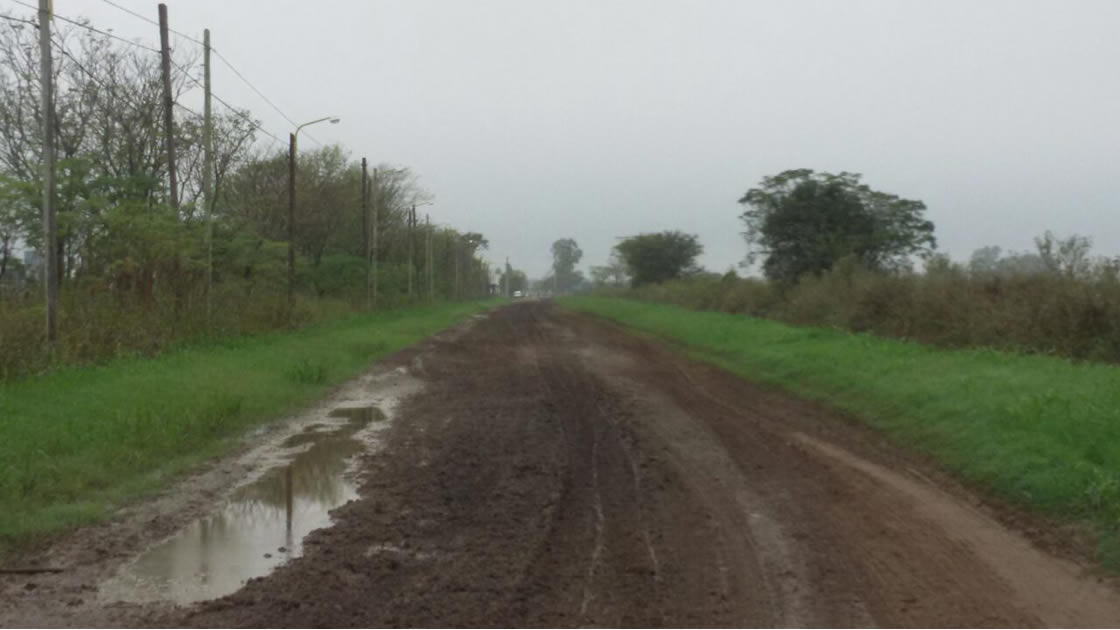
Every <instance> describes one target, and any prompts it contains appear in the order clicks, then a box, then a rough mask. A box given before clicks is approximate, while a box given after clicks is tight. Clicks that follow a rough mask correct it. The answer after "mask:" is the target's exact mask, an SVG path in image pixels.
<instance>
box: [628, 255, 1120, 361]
mask: <svg viewBox="0 0 1120 630" xmlns="http://www.w3.org/2000/svg"><path fill="white" fill-rule="evenodd" d="M621 295H623V296H626V297H632V298H635V299H641V300H648V301H653V302H662V303H667V304H675V305H678V306H683V307H687V308H693V309H699V310H712V311H723V312H727V313H735V314H743V315H752V316H756V317H767V318H770V319H775V320H779V321H783V322H787V323H791V324H799V325H808V326H827V327H836V328H842V329H845V330H850V331H854V332H871V333H875V334H877V335H882V336H887V337H895V338H901V339H907V340H915V341H921V342H923V343H928V344H933V345H938V346H946V347H984V348H992V349H1000V350H1010V351H1016V352H1029V353H1037V354H1048V355H1057V356H1064V357H1071V358H1077V359H1087V360H1094V361H1109V362H1120V276H1118V275H1117V273H1116V269H1115V267H1114V266H1109V265H1102V266H1099V267H1096V268H1093V269H1088V270H1085V271H1084V272H1082V273H1078V274H1076V275H1073V274H1064V273H1057V272H1034V273H1003V274H994V273H970V272H969V271H967V270H966V269H965V268H963V267H961V266H958V265H951V264H940V265H934V266H932V267H931V268H929V269H927V270H926V271H925V272H924V273H906V274H886V273H876V272H871V271H867V270H865V269H861V268H860V267H858V266H854V265H851V264H846V263H844V264H840V265H837V266H836V267H835V268H834V269H832V270H831V271H829V272H826V273H824V274H822V275H820V276H806V277H805V278H803V279H802V280H801V281H800V282H799V283H798V284H797V285H796V286H793V287H789V288H785V289H780V288H778V287H775V286H774V285H772V284H770V283H768V282H766V281H763V280H759V279H754V278H739V277H736V276H735V275H733V274H728V275H725V276H722V277H721V276H718V275H706V276H700V277H695V278H689V279H685V280H678V281H674V282H669V283H665V284H663V285H656V286H648V287H643V288H640V289H636V290H632V291H626V292H622V293H621Z"/></svg>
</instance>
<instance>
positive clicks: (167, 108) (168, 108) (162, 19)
mask: <svg viewBox="0 0 1120 630" xmlns="http://www.w3.org/2000/svg"><path fill="white" fill-rule="evenodd" d="M159 51H160V58H161V60H162V62H163V64H162V65H163V123H164V124H163V127H164V133H165V134H166V138H167V177H168V182H169V185H170V187H171V207H172V208H175V209H176V210H178V209H179V180H178V177H177V175H176V174H175V115H174V112H173V108H174V107H175V100H174V98H173V97H172V96H171V44H170V42H169V39H168V35H167V5H166V4H163V3H160V5H159Z"/></svg>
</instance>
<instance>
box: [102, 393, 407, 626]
mask: <svg viewBox="0 0 1120 630" xmlns="http://www.w3.org/2000/svg"><path fill="white" fill-rule="evenodd" d="M328 417H329V418H330V420H328V421H327V422H325V423H316V424H314V425H311V426H309V427H308V428H307V429H305V430H304V431H303V432H301V433H298V434H295V435H292V436H291V437H288V438H287V439H286V440H284V441H283V442H281V444H280V445H279V447H280V448H281V449H284V450H286V451H289V453H288V457H287V458H286V459H285V458H282V459H281V460H280V461H281V462H282V463H281V465H278V466H275V467H273V468H271V469H269V470H268V471H267V472H265V473H264V474H263V475H262V476H261V477H259V478H258V479H257V480H256V481H254V482H252V483H249V484H248V485H245V486H243V487H241V488H240V489H238V490H237V491H235V492H234V494H233V495H232V496H231V497H230V500H229V501H228V502H227V503H226V504H225V505H224V506H223V507H222V508H221V509H220V510H219V511H218V512H216V513H214V514H211V515H210V516H207V517H205V518H202V519H199V520H197V521H195V522H193V523H191V524H190V525H188V526H187V527H185V528H184V529H182V530H181V531H180V532H179V533H178V534H177V535H175V536H174V537H172V538H171V539H169V540H167V541H165V542H163V543H162V544H159V545H157V546H155V547H153V548H152V549H150V550H148V551H147V552H146V553H144V554H142V555H141V556H139V557H138V558H137V559H136V560H135V561H133V562H131V563H129V564H127V565H125V566H124V567H123V568H122V569H121V571H120V572H119V573H118V574H117V576H116V577H114V578H113V579H111V580H109V581H108V582H107V583H104V584H103V585H102V588H101V593H102V596H103V597H107V598H109V599H114V600H124V601H135V602H144V601H156V600H164V601H173V602H176V603H181V604H185V603H190V602H195V601H200V600H204V599H212V598H215V597H221V596H223V595H227V594H229V593H232V592H234V591H236V590H237V589H238V588H240V587H241V586H242V585H243V584H244V583H245V581H246V580H248V579H249V578H252V577H257V576H261V575H265V574H267V573H268V572H270V571H271V570H272V569H274V568H275V567H276V566H278V565H280V564H282V563H284V562H285V561H287V560H289V559H291V558H294V557H296V556H299V555H300V554H301V553H302V550H303V538H304V536H306V535H307V534H309V533H310V532H311V531H312V530H315V529H318V528H320V527H324V526H326V525H329V524H330V516H329V511H330V510H332V509H334V508H336V507H338V506H339V505H342V504H343V503H346V502H347V501H349V500H351V499H354V498H356V497H357V496H358V493H357V487H356V485H355V483H354V482H353V481H351V480H350V479H348V478H347V475H346V472H347V466H348V463H349V460H350V458H351V456H353V455H355V454H357V453H359V452H360V451H362V450H363V449H364V448H366V444H364V443H363V442H362V441H361V440H360V439H358V438H357V437H355V435H354V434H355V433H356V432H357V431H359V430H360V429H362V428H363V427H364V426H365V425H367V424H369V423H370V422H374V421H378V420H383V419H384V418H385V416H384V414H383V413H381V411H380V410H379V409H377V407H373V406H361V407H344V408H339V409H335V410H334V411H332V412H331V413H330V414H329V416H328ZM335 418H338V420H336V419H335ZM332 425H333V426H332Z"/></svg>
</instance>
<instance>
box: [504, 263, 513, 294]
mask: <svg viewBox="0 0 1120 630" xmlns="http://www.w3.org/2000/svg"><path fill="white" fill-rule="evenodd" d="M512 275H513V269H512V268H511V267H510V266H509V256H506V273H505V278H506V283H505V284H506V286H505V290H506V297H507V298H511V297H513V290H512V289H511V288H510V286H511V283H510V280H511V279H512V278H510V276H512Z"/></svg>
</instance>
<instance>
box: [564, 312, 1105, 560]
mask: <svg viewBox="0 0 1120 630" xmlns="http://www.w3.org/2000/svg"><path fill="white" fill-rule="evenodd" d="M565 304H567V305H570V306H572V307H574V308H577V309H580V310H585V311H589V312H592V313H596V314H599V315H602V316H605V317H609V318H611V319H614V320H616V321H619V322H622V323H624V324H626V325H628V326H632V327H634V328H636V329H638V330H641V331H644V332H648V333H653V334H655V335H658V336H660V337H663V338H666V339H669V340H672V341H674V342H677V343H682V344H684V345H685V346H687V347H688V348H689V349H690V351H691V353H692V354H693V355H694V356H698V357H700V358H702V359H704V360H706V361H710V362H712V363H715V364H718V365H721V366H723V367H725V368H727V369H729V370H731V371H733V372H736V373H738V374H740V375H742V376H744V377H746V378H750V379H752V380H755V381H760V382H763V383H772V384H775V385H778V386H780V387H783V388H785V389H788V390H790V391H791V392H793V393H795V394H798V395H801V396H806V397H809V398H813V399H817V400H823V401H825V402H828V403H829V404H831V405H833V406H835V407H837V408H839V409H842V410H845V411H848V412H851V413H853V414H854V415H855V416H857V417H858V418H860V419H862V420H863V421H864V422H866V423H868V424H870V425H872V426H874V427H876V428H877V429H880V430H882V431H884V432H885V433H886V434H887V435H889V436H890V437H892V438H894V439H895V440H897V441H898V442H900V443H902V444H904V445H907V446H910V447H913V448H916V449H918V450H920V451H922V452H925V453H928V454H930V455H933V456H934V457H935V458H936V459H937V460H938V461H940V462H941V464H942V465H944V466H946V467H947V468H948V469H949V470H951V471H953V472H955V473H956V474H958V475H960V476H961V477H963V478H964V479H966V480H967V481H970V482H972V483H974V484H977V485H979V486H981V487H982V488H983V489H985V490H987V491H989V492H993V493H995V494H997V495H999V496H1001V497H1003V498H1005V499H1008V500H1010V501H1013V502H1015V503H1017V504H1019V505H1022V506H1025V507H1028V508H1033V509H1037V510H1040V511H1042V512H1045V513H1048V514H1052V515H1055V516H1059V517H1061V518H1064V519H1069V520H1081V519H1084V520H1087V521H1089V522H1092V523H1094V524H1096V525H1097V527H1098V531H1100V533H1101V534H1102V544H1101V552H1102V559H1103V560H1104V561H1105V563H1106V564H1108V565H1109V566H1111V567H1112V568H1120V491H1117V488H1118V485H1117V484H1118V482H1120V407H1118V406H1117V405H1116V404H1115V399H1116V393H1115V392H1116V386H1115V384H1116V382H1117V380H1118V379H1120V368H1118V367H1117V366H1111V365H1092V364H1077V363H1072V362H1070V361H1067V360H1063V359H1058V358H1052V357H1038V356H1034V357H1031V356H1018V355H1014V354H1003V353H999V352H992V351H989V350H982V349H981V350H955V351H946V350H937V349H933V348H930V347H928V346H923V345H920V344H917V343H908V342H903V341H897V340H889V339H880V338H876V337H872V336H869V335H860V334H851V333H847V332H842V331H838V330H834V329H825V328H795V327H791V326H788V325H785V324H781V323H777V322H771V321H767V320H764V319H755V318H749V317H740V316H733V315H727V314H721V313H700V312H695V311H687V310H683V309H680V308H675V307H672V306H664V305H650V304H643V303H640V302H634V301H631V300H620V299H610V298H570V299H569V300H567V301H566V302H565ZM855 366H858V369H853V367H855ZM1059 463H1060V465H1059Z"/></svg>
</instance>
